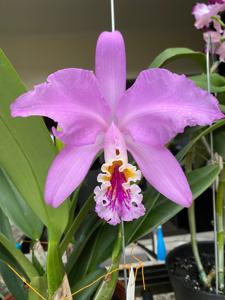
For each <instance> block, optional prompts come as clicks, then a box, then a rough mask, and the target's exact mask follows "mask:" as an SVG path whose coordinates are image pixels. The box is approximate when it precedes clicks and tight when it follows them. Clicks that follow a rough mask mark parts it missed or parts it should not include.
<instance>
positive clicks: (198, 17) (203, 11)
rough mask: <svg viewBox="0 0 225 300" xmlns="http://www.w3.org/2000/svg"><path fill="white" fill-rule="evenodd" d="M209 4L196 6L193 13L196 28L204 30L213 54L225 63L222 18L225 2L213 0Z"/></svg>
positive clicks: (224, 31) (206, 40)
mask: <svg viewBox="0 0 225 300" xmlns="http://www.w3.org/2000/svg"><path fill="white" fill-rule="evenodd" d="M208 3H209V4H208V5H207V4H205V3H197V4H196V5H195V6H194V8H193V11H192V13H193V15H194V17H195V27H196V28H197V29H202V30H203V37H204V40H205V42H206V43H207V42H208V41H209V40H210V42H211V44H212V47H211V48H212V49H211V52H213V53H215V54H217V55H218V56H219V60H220V61H225V30H224V29H225V24H224V23H223V21H222V20H221V16H220V13H222V12H223V11H224V10H225V1H224V0H211V1H209V2H208Z"/></svg>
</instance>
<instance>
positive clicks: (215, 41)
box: [203, 30, 225, 61]
mask: <svg viewBox="0 0 225 300" xmlns="http://www.w3.org/2000/svg"><path fill="white" fill-rule="evenodd" d="M203 37H204V40H205V42H206V43H207V42H208V40H209V37H210V41H211V43H212V47H213V52H214V53H215V54H217V55H219V60H220V61H225V31H224V30H223V31H207V32H205V33H204V34H203Z"/></svg>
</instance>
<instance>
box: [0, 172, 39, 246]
mask: <svg viewBox="0 0 225 300" xmlns="http://www.w3.org/2000/svg"><path fill="white" fill-rule="evenodd" d="M0 207H1V208H2V210H3V211H4V213H5V214H6V215H7V217H8V218H9V219H10V220H11V221H13V223H14V224H16V225H17V227H18V228H20V230H21V231H22V232H23V233H24V234H25V235H26V236H28V237H30V238H31V239H33V240H36V239H39V237H40V236H41V233H42V229H43V225H42V223H41V221H40V219H39V218H38V217H37V216H36V214H35V213H34V212H33V210H32V209H31V208H30V206H28V204H27V202H26V201H25V200H24V199H23V197H22V196H21V194H20V193H19V192H18V190H17V188H16V187H15V186H14V184H13V183H12V181H11V180H10V178H9V177H8V176H7V174H6V172H5V171H4V170H3V169H2V168H0Z"/></svg>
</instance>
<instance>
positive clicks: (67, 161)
mask: <svg viewBox="0 0 225 300" xmlns="http://www.w3.org/2000/svg"><path fill="white" fill-rule="evenodd" d="M101 148H102V147H101V145H99V144H94V145H88V146H82V147H74V146H71V145H69V146H66V147H65V148H64V149H63V150H62V151H61V152H60V153H59V154H58V155H57V156H56V158H55V159H54V161H53V163H52V165H51V167H50V169H49V171H48V177H47V181H46V186H45V201H46V202H47V203H48V204H50V205H51V206H53V207H58V206H59V205H60V204H61V203H62V202H63V201H64V200H65V199H66V198H67V197H68V196H69V195H70V194H71V193H72V192H73V191H74V190H75V189H76V188H77V187H78V186H79V184H80V183H81V182H82V180H83V179H84V177H85V176H86V174H87V172H88V170H89V168H90V166H91V164H92V162H93V160H94V158H95V156H96V154H97V153H98V151H99V150H100V149H101Z"/></svg>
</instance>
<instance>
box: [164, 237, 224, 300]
mask: <svg viewBox="0 0 225 300" xmlns="http://www.w3.org/2000/svg"><path fill="white" fill-rule="evenodd" d="M199 252H200V253H203V252H204V253H208V254H213V253H214V245H213V243H212V242H200V243H199ZM190 256H193V254H192V249H191V244H185V245H182V246H179V247H177V248H175V249H174V250H172V251H171V252H170V253H169V254H168V256H167V259H166V266H167V269H168V272H169V277H170V281H171V284H172V286H173V289H174V292H175V296H176V300H217V299H218V300H222V299H223V300H224V299H225V295H216V294H213V293H208V292H205V291H201V290H194V289H192V288H191V287H189V286H187V285H186V284H185V281H184V280H183V278H181V277H178V276H176V275H174V273H173V265H174V262H176V258H177V257H179V258H181V260H182V259H185V258H187V257H190Z"/></svg>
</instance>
